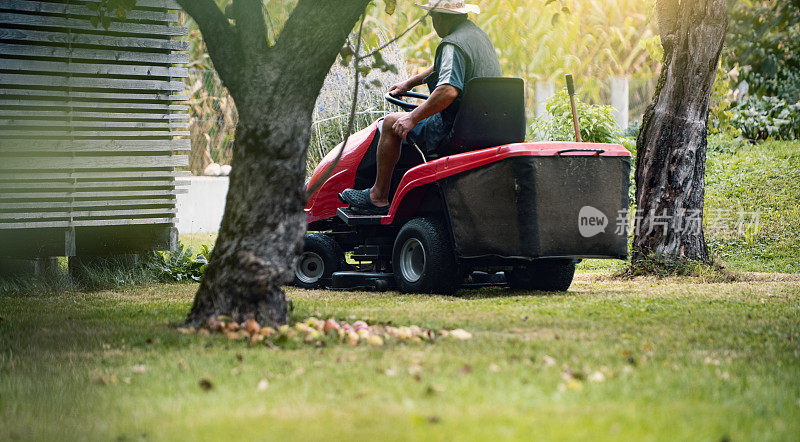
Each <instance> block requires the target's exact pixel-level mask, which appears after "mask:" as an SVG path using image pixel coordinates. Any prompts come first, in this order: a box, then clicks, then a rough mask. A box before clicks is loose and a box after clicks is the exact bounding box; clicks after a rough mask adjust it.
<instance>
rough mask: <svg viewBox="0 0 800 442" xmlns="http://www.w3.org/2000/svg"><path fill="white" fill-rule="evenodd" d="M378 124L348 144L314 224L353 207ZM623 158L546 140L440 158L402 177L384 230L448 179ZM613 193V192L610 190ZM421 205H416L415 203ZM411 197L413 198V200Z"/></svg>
mask: <svg viewBox="0 0 800 442" xmlns="http://www.w3.org/2000/svg"><path fill="white" fill-rule="evenodd" d="M377 124H378V123H377V122H376V123H373V124H372V125H371V126H369V127H367V128H366V129H364V130H362V131H360V132H357V133H355V134H353V135H352V136H351V137H350V139H349V140H348V142H347V146H345V148H344V151H343V152H342V157H341V158H340V160H339V162H338V164H336V165H335V166H334V167H333V171H332V173H331V174H330V176H329V177H328V179H327V180H326V181H325V183H324V184H322V186H320V187H319V189H317V191H316V192H314V194H313V195H311V197H309V199H308V203H307V204H306V208H305V213H306V221H307V222H308V224H309V225H312V224H313V223H315V222H318V221H322V220H326V219H331V218H335V217H336V216H337V210H338V209H339V208H340V207H346V206H347V205H346V204H345V203H343V202H342V201H341V200H339V198H338V195H339V193H341V192H342V191H343V190H345V189H351V188H353V185H354V182H355V178H356V170H357V168H358V165H359V163H360V162H361V161H362V159H363V158H364V155H365V154H366V153H367V150H368V149H369V147H370V145H371V144H372V143H373V141H374V139H375V137H376V136H377V135H378V133H377ZM340 147H341V146H338V147H336V148H335V149H333V150H331V151H330V152H329V153H328V154H327V155H326V156H325V157H324V158H323V159H322V161H320V163H319V165H318V166H317V168H316V169H315V170H314V173H313V174H312V175H311V178H310V180H309V182H308V185H307V187H311V186H314V185H317V183H318V181H319V180H320V178H322V176H323V175H324V174H325V172H326V171H327V170H328V169H329V168H330V167H331V164H333V163H334V162H335V161H336V157H337V156H338V154H339V148H340ZM525 156H527V157H597V156H599V157H617V158H628V159H630V157H631V153H630V152H629V151H628V150H627V149H625V147H623V146H621V145H618V144H599V143H575V142H566V141H545V142H536V143H515V144H507V145H504V146H497V147H491V148H488V149H482V150H477V151H473V152H466V153H461V154H456V155H452V156H449V157H444V158H439V159H435V160H433V161H429V162H427V163H424V164H420V165H418V166H415V167H413V168H412V169H410V170H409V171H408V172H406V173H405V175H404V176H403V178H402V181H401V182H400V185H399V186H398V188H397V191H396V192H395V196H394V199H393V200H392V202H391V206H390V208H389V213H388V215H386V216H383V217H382V218H381V222H380V223H381V224H382V225H389V224H392V222H394V219H395V216H396V215H397V213H398V209H400V208H401V207H403V208H404V210H405V213H403V214H404V215H405V216H410V215H413V210H414V208H415V204H416V203H418V202H419V201H418V198H419V196H420V194H419V192H417V193H416V194H415V193H414V192H413V191H414V189H418V188H419V187H421V186H425V185H428V184H431V183H433V182H435V181H438V180H441V179H443V178H447V177H450V176H452V175H456V174H460V173H463V172H466V171H468V170H470V169H476V168H479V167H482V166H486V165H489V164H491V163H495V162H498V161H501V160H505V159H508V158H512V157H525ZM609 190H611V189H609ZM415 197H416V198H417V200H414V198H415ZM407 198H411V200H408V199H407Z"/></svg>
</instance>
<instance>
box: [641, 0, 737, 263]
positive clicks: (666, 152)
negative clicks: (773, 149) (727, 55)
mask: <svg viewBox="0 0 800 442" xmlns="http://www.w3.org/2000/svg"><path fill="white" fill-rule="evenodd" d="M657 13H658V20H659V31H660V34H661V41H662V44H663V46H664V64H663V67H662V71H661V77H660V79H659V83H658V88H657V90H656V93H655V97H654V98H653V102H652V103H651V104H650V106H649V107H648V108H647V111H646V112H645V115H644V118H643V123H642V130H641V132H640V133H639V138H638V140H637V158H636V175H635V180H636V205H637V216H636V229H635V232H634V238H633V259H634V266H635V265H636V262H637V261H638V260H640V259H644V258H646V257H648V256H651V255H658V256H661V257H662V258H666V259H670V260H673V259H691V260H698V261H703V262H707V261H708V250H707V247H706V242H705V238H704V236H703V230H702V213H703V199H704V196H705V181H704V178H705V162H706V143H707V140H706V137H707V132H708V103H709V99H710V97H711V92H712V88H713V85H714V80H715V78H716V72H717V65H718V63H719V56H720V52H721V51H722V45H723V43H724V39H725V31H726V28H727V13H726V0H680V1H678V0H659V1H658V2H657Z"/></svg>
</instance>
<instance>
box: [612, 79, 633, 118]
mask: <svg viewBox="0 0 800 442" xmlns="http://www.w3.org/2000/svg"><path fill="white" fill-rule="evenodd" d="M629 97H630V94H629V84H628V77H611V107H613V108H614V119H615V120H617V126H619V128H620V130H625V129H627V128H628V115H629V113H630V109H629V106H630V104H629Z"/></svg>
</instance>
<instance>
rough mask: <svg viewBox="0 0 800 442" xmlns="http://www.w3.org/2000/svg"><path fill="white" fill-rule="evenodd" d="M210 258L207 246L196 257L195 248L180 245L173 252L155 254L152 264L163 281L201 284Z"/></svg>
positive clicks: (201, 248)
mask: <svg viewBox="0 0 800 442" xmlns="http://www.w3.org/2000/svg"><path fill="white" fill-rule="evenodd" d="M210 256H211V250H210V249H209V247H208V246H206V245H203V246H201V247H200V253H198V254H196V255H195V253H194V248H193V247H185V246H184V245H183V244H178V249H177V250H175V251H172V252H153V257H152V260H151V262H152V266H153V268H155V269H156V270H157V271H158V272H159V277H160V279H161V280H163V281H177V282H200V279H201V278H202V277H203V273H205V271H206V268H207V267H208V258H209V257H210Z"/></svg>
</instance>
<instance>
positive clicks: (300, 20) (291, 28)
mask: <svg viewBox="0 0 800 442" xmlns="http://www.w3.org/2000/svg"><path fill="white" fill-rule="evenodd" d="M368 3H369V0H299V1H298V2H297V6H295V8H294V10H293V11H292V14H291V15H290V16H289V19H288V20H287V21H286V24H285V25H284V27H283V30H282V31H281V33H280V36H279V37H278V41H277V42H276V43H275V46H273V48H274V50H275V51H276V53H277V54H278V56H279V57H280V58H281V59H284V60H287V59H289V58H291V60H292V64H293V66H292V70H293V71H295V72H298V73H299V74H300V75H301V77H300V78H299V79H298V80H302V81H297V82H294V84H293V85H287V86H288V87H290V88H302V89H307V90H312V89H313V90H314V91H318V90H319V87H317V86H320V87H321V86H322V81H323V80H324V79H325V75H326V74H327V73H328V70H329V69H330V66H331V65H332V64H333V62H334V61H336V56H337V54H338V53H339V50H340V49H341V48H342V46H343V45H344V42H345V40H346V38H347V35H348V34H349V33H350V31H352V29H353V26H354V25H355V24H356V21H357V20H358V18H359V16H360V15H361V14H362V13H363V12H364V10H365V9H366V6H367V4H368ZM309 52H313V53H314V55H309V56H307V57H297V54H305V53H309ZM315 55H316V56H315ZM323 66H324V68H323V69H321V68H322V67H323ZM297 92H298V93H300V92H301V91H297ZM314 98H316V96H315V97H314Z"/></svg>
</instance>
